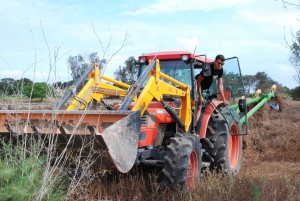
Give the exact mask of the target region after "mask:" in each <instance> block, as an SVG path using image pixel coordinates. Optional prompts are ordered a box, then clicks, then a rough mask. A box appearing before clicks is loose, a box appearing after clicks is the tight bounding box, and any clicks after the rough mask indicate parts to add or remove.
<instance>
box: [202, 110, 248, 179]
mask: <svg viewBox="0 0 300 201" xmlns="http://www.w3.org/2000/svg"><path fill="white" fill-rule="evenodd" d="M221 111H222V114H223V115H222V114H221V113H220V112H219V111H218V110H215V111H214V112H213V114H212V116H211V118H210V120H209V122H208V126H207V131H206V137H205V138H204V139H201V142H202V146H203V149H205V151H204V153H203V161H205V162H210V170H212V171H217V172H225V173H227V174H229V175H231V174H237V173H238V172H239V170H240V167H241V158H242V144H243V143H242V136H233V135H230V132H231V133H233V134H235V135H237V134H239V127H238V124H237V123H236V122H235V120H234V119H233V118H232V115H230V113H229V112H228V109H227V108H221ZM231 114H233V113H232V112H231ZM233 115H237V114H233ZM224 117H225V118H226V119H227V121H226V120H225V118H224Z"/></svg>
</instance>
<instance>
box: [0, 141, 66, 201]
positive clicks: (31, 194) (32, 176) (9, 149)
mask: <svg viewBox="0 0 300 201" xmlns="http://www.w3.org/2000/svg"><path fill="white" fill-rule="evenodd" d="M0 147H1V152H0V200H3V201H4V200H34V199H35V198H36V197H37V196H38V195H39V194H40V192H39V191H40V190H41V187H42V182H43V172H44V165H45V158H43V157H41V156H39V155H38V154H37V153H34V152H32V150H24V146H23V145H20V144H12V143H11V141H9V142H4V140H3V139H0ZM65 194H66V192H64V190H63V188H62V186H61V182H58V180H55V181H53V183H52V184H51V185H50V186H48V189H47V192H46V193H45V194H44V195H43V196H42V199H43V200H63V199H64V197H65Z"/></svg>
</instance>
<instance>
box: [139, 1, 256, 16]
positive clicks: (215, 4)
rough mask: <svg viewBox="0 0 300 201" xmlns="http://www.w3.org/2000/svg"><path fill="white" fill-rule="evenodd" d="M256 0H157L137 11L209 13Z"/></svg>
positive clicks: (143, 12) (152, 12)
mask: <svg viewBox="0 0 300 201" xmlns="http://www.w3.org/2000/svg"><path fill="white" fill-rule="evenodd" d="M255 1H257V0H244V1H240V0H226V1H224V0H202V1H199V0H159V1H158V2H157V3H154V4H150V5H148V6H146V7H144V8H141V9H137V10H136V12H135V13H134V14H135V15H138V14H157V13H173V12H182V11H211V10H216V9H221V8H228V7H234V6H241V5H243V4H247V3H251V2H255Z"/></svg>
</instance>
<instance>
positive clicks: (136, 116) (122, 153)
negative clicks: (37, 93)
mask: <svg viewBox="0 0 300 201" xmlns="http://www.w3.org/2000/svg"><path fill="white" fill-rule="evenodd" d="M140 127H141V122H140V112H132V111H106V110H105V111H102V110H101V111H99V110H92V111H66V110H55V111H52V110H48V111H47V110H46V111H45V110H43V111H42V110H41V111H39V110H36V111H33V110H31V111H0V134H1V135H2V136H3V135H4V136H12V137H22V136H25V135H26V136H27V135H28V134H29V135H32V136H38V137H42V136H49V135H51V136H55V137H56V139H57V146H58V147H60V150H61V149H65V148H66V147H67V148H68V149H74V150H76V149H80V148H82V146H83V143H84V141H86V139H87V138H88V139H91V138H92V139H93V141H92V143H91V144H90V146H88V147H85V148H84V149H85V153H87V152H89V153H90V150H93V153H94V154H93V159H94V160H93V161H94V163H93V165H92V166H93V167H95V168H101V169H105V170H109V171H115V170H118V171H120V172H122V173H126V172H128V171H129V170H130V169H131V168H132V166H133V165H134V163H135V159H136V156H137V149H138V139H139V133H140ZM85 146H86V145H85Z"/></svg>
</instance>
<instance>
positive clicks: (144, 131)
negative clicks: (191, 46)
mask: <svg viewBox="0 0 300 201" xmlns="http://www.w3.org/2000/svg"><path fill="white" fill-rule="evenodd" d="M210 62H212V60H211V59H208V58H206V56H205V55H195V54H192V53H191V52H186V51H176V52H175V51H174V52H158V53H151V54H144V55H142V56H140V57H139V58H138V63H137V66H138V69H139V75H138V79H137V80H136V82H135V83H134V84H132V85H131V86H129V85H127V84H125V83H122V82H119V81H117V80H114V79H111V78H108V77H106V76H104V75H101V74H100V70H99V66H98V65H97V64H95V65H94V66H90V67H89V69H88V70H87V71H86V72H85V74H84V75H83V76H82V78H81V79H79V80H78V81H77V82H76V83H75V84H74V86H73V88H71V89H74V90H69V91H68V92H67V93H66V94H65V95H64V96H63V97H62V98H61V100H60V101H59V102H58V103H57V104H56V106H55V108H54V110H48V111H33V110H31V111H30V112H28V111H27V110H26V111H0V133H1V134H2V135H10V136H14V137H20V136H24V134H26V135H34V136H44V137H48V136H55V137H57V143H58V144H57V146H63V147H62V148H63V149H58V150H64V148H66V147H67V148H68V149H75V150H76V149H79V148H81V147H82V146H83V144H84V143H85V142H86V141H87V138H88V139H91V140H92V143H90V144H91V145H90V146H85V148H84V151H85V152H84V153H90V152H91V150H93V153H94V154H93V157H94V163H93V165H92V167H94V168H99V169H107V170H111V171H113V170H115V171H119V172H122V173H126V172H128V171H130V169H132V167H133V166H134V165H137V166H150V167H157V168H160V170H161V172H160V174H159V176H158V181H159V182H160V183H162V184H164V185H166V186H168V187H171V188H176V187H180V188H182V189H184V190H187V191H191V190H193V189H194V188H195V184H196V181H197V179H198V177H199V176H200V174H201V169H202V168H203V167H204V166H206V167H208V168H209V169H210V170H212V171H217V172H219V171H222V172H225V173H227V174H230V175H231V174H237V173H238V172H239V170H240V167H241V158H242V135H244V134H246V133H247V127H246V125H247V118H245V114H247V111H246V109H247V108H246V105H247V104H249V103H253V102H258V101H261V103H260V104H258V106H257V107H255V108H253V109H252V110H251V111H250V112H249V114H247V117H248V118H249V117H250V116H251V115H252V114H253V113H254V112H255V111H256V110H257V109H258V108H259V107H261V106H262V105H263V104H264V103H266V102H267V101H268V100H270V98H271V97H273V96H274V90H275V86H273V87H272V88H271V92H270V93H269V94H267V95H261V94H260V95H258V96H257V97H256V98H255V99H253V100H249V101H247V102H246V101H245V93H244V86H243V80H242V76H241V71H240V67H239V61H238V58H237V57H232V58H228V59H226V60H225V66H224V74H223V80H224V88H225V89H226V92H225V96H226V99H227V100H228V101H229V103H230V106H226V105H224V104H223V102H222V101H219V99H218V91H217V90H216V87H215V85H214V84H213V85H212V87H211V88H210V89H209V90H208V91H207V92H206V98H205V104H204V107H203V108H202V114H201V116H200V119H199V121H198V122H196V121H195V119H196V113H197V107H196V106H197V100H198V97H197V93H196V83H195V76H196V75H197V74H199V73H200V71H201V70H206V69H207V65H208V64H209V63H210ZM87 78H88V79H87ZM86 79H87V81H86ZM82 82H85V85H84V86H83V88H82V89H81V91H79V92H78V93H77V92H76V90H75V89H77V88H78V87H79V86H80V84H81V83H82ZM111 83H112V84H111ZM124 88H125V89H124ZM71 95H73V97H74V99H73V101H72V102H71V104H69V105H68V106H67V108H66V110H62V109H61V108H62V107H64V105H65V103H66V101H67V100H68V99H69V97H71ZM105 96H120V97H125V98H123V99H122V103H121V104H119V105H115V106H114V107H112V106H111V105H109V104H107V103H105V99H104V97H105ZM92 100H94V101H97V102H102V103H103V104H104V106H105V107H106V108H107V110H88V109H87V105H88V104H89V103H90V102H91V101H92ZM74 153H75V152H74ZM63 154H64V152H62V154H61V155H63ZM84 156H85V155H84V154H83V155H82V157H84Z"/></svg>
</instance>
